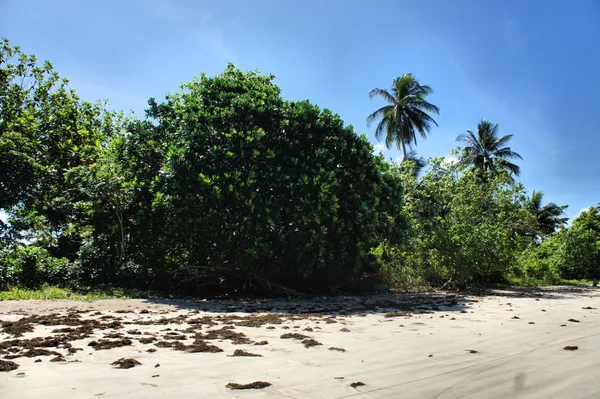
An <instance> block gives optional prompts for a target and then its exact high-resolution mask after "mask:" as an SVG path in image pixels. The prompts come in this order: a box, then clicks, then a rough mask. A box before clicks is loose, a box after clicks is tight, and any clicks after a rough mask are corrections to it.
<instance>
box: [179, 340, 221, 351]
mask: <svg viewBox="0 0 600 399" xmlns="http://www.w3.org/2000/svg"><path fill="white" fill-rule="evenodd" d="M184 350H185V351H187V352H190V353H200V352H205V353H218V352H223V349H221V348H219V347H218V346H215V345H210V344H207V343H206V342H204V341H203V340H201V339H197V340H195V341H194V343H193V345H190V346H186V347H185V349H184Z"/></svg>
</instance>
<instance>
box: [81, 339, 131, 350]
mask: <svg viewBox="0 0 600 399" xmlns="http://www.w3.org/2000/svg"><path fill="white" fill-rule="evenodd" d="M132 343H133V342H132V341H131V340H130V339H129V338H123V339H118V340H115V341H109V340H105V339H99V340H98V341H92V342H90V343H89V344H88V346H91V347H93V348H94V349H95V350H97V351H99V350H106V349H113V348H121V347H123V346H131V344H132Z"/></svg>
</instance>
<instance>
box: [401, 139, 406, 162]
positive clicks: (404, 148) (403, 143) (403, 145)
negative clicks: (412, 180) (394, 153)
mask: <svg viewBox="0 0 600 399" xmlns="http://www.w3.org/2000/svg"><path fill="white" fill-rule="evenodd" d="M402 153H403V154H404V158H402V160H403V161H406V143H405V142H404V140H402Z"/></svg>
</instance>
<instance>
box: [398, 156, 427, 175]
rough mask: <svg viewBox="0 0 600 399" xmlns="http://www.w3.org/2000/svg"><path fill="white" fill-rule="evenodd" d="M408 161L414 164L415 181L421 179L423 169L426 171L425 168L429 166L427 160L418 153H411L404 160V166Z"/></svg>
mask: <svg viewBox="0 0 600 399" xmlns="http://www.w3.org/2000/svg"><path fill="white" fill-rule="evenodd" d="M407 161H410V162H412V165H411V166H412V169H411V172H412V174H413V176H414V178H415V179H416V178H417V177H419V175H420V174H421V172H422V171H423V169H425V167H426V166H427V161H426V160H425V158H423V157H419V156H417V152H416V151H411V152H409V153H408V154H406V156H405V157H404V159H403V160H402V165H406V162H407Z"/></svg>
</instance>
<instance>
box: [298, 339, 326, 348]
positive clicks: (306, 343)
mask: <svg viewBox="0 0 600 399" xmlns="http://www.w3.org/2000/svg"><path fill="white" fill-rule="evenodd" d="M302 343H303V344H304V347H305V348H311V347H313V346H319V345H323V344H322V343H320V342H319V341H317V340H315V339H312V338H310V339H305V340H303V341H302Z"/></svg>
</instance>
